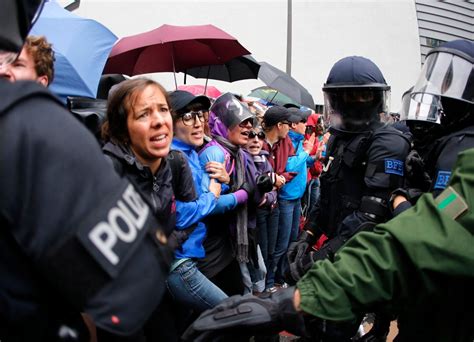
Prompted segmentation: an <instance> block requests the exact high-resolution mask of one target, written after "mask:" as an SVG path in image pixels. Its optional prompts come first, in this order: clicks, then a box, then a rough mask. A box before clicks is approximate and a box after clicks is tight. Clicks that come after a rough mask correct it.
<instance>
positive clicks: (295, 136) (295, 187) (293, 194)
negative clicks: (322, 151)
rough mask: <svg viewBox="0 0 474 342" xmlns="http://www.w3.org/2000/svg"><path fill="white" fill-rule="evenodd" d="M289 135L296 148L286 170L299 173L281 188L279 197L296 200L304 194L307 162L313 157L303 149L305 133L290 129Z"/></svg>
mask: <svg viewBox="0 0 474 342" xmlns="http://www.w3.org/2000/svg"><path fill="white" fill-rule="evenodd" d="M288 136H289V137H290V139H291V142H292V143H293V147H294V148H295V155H294V156H292V157H289V158H288V161H287V162H286V169H285V171H287V172H297V175H296V176H295V177H294V178H293V179H292V180H291V181H289V182H288V183H286V184H285V185H284V186H283V187H282V188H281V189H280V192H279V194H278V198H279V199H283V200H295V199H298V198H301V197H303V195H304V192H305V190H306V180H307V173H308V169H307V163H308V162H311V160H312V159H311V158H310V157H309V154H308V153H307V152H306V151H305V150H304V149H303V140H304V135H303V134H299V133H296V132H294V131H289V132H288Z"/></svg>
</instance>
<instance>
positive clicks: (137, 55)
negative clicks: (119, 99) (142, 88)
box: [104, 25, 250, 76]
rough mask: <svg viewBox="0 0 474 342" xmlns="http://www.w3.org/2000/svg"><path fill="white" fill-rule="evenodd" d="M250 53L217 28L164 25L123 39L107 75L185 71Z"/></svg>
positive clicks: (220, 62)
mask: <svg viewBox="0 0 474 342" xmlns="http://www.w3.org/2000/svg"><path fill="white" fill-rule="evenodd" d="M248 54H250V52H249V51H247V50H246V49H245V48H244V47H243V46H242V45H241V44H240V43H239V42H238V41H237V39H235V38H234V37H232V36H231V35H229V34H227V33H226V32H224V31H222V30H221V29H219V28H217V27H215V26H213V25H199V26H172V25H162V26H160V27H158V28H157V29H154V30H152V31H148V32H144V33H140V34H137V35H134V36H129V37H124V38H122V39H120V40H119V41H118V42H117V44H115V46H114V47H113V49H112V51H111V53H110V55H109V59H108V60H107V64H106V65H105V68H104V74H106V73H110V74H113V73H118V74H125V75H129V76H132V75H140V74H146V73H151V72H166V71H173V72H176V71H185V70H186V69H189V68H193V67H197V66H202V65H210V64H223V63H225V62H227V61H229V60H231V59H232V58H235V57H238V56H243V55H248Z"/></svg>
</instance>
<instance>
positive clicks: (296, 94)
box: [258, 62, 314, 108]
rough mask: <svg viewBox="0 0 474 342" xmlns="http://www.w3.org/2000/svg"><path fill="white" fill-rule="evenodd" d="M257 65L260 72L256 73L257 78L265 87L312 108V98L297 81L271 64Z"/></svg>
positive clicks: (261, 63) (262, 63)
mask: <svg viewBox="0 0 474 342" xmlns="http://www.w3.org/2000/svg"><path fill="white" fill-rule="evenodd" d="M259 63H260V71H259V72H258V78H259V79H261V80H262V81H263V82H264V83H265V84H266V85H267V86H269V87H270V88H273V89H276V90H278V91H279V92H280V93H283V94H285V95H287V96H288V97H290V98H291V99H293V100H294V101H295V102H297V103H301V104H302V105H304V106H306V107H308V108H314V100H313V97H312V96H311V94H310V93H309V92H308V90H306V88H305V87H303V86H302V85H301V84H300V83H298V81H296V80H295V79H294V78H293V77H291V76H290V75H288V74H287V73H286V72H284V71H282V70H280V69H278V68H275V67H274V66H273V65H271V64H268V63H266V62H259Z"/></svg>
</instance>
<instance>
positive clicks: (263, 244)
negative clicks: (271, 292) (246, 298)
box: [245, 126, 279, 292]
mask: <svg viewBox="0 0 474 342" xmlns="http://www.w3.org/2000/svg"><path fill="white" fill-rule="evenodd" d="M265 138H266V136H265V132H264V131H263V130H262V128H261V127H260V126H259V127H256V128H255V129H254V130H252V131H250V133H249V142H248V143H247V145H246V147H245V148H246V149H247V151H248V152H249V153H250V154H251V155H252V157H253V161H254V163H255V167H256V168H257V171H258V174H259V175H260V176H261V177H265V178H263V179H262V178H259V180H261V181H267V182H269V185H270V188H271V191H269V192H266V193H265V194H264V197H263V199H262V202H261V203H259V205H258V208H257V241H258V246H259V248H258V249H259V250H260V254H259V262H260V259H262V261H263V263H264V265H263V266H261V265H260V264H259V267H258V268H256V267H252V265H249V266H248V269H249V273H250V277H251V279H252V282H253V285H254V292H263V291H264V290H266V279H265V278H266V270H267V269H269V268H270V267H272V264H273V253H274V252H275V245H276V240H277V234H276V233H277V228H278V215H279V211H278V210H277V209H276V207H277V196H278V194H277V187H276V186H275V184H276V177H277V175H276V173H275V172H273V168H272V166H271V164H270V162H269V161H268V158H269V153H268V151H265V150H262V147H263V142H264V141H265Z"/></svg>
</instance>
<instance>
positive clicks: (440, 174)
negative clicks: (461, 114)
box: [427, 126, 474, 195]
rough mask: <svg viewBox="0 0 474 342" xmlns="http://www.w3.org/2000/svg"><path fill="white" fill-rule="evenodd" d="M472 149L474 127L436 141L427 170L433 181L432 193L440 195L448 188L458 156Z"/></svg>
mask: <svg viewBox="0 0 474 342" xmlns="http://www.w3.org/2000/svg"><path fill="white" fill-rule="evenodd" d="M472 147H474V126H468V127H465V128H463V129H461V130H459V131H456V132H453V133H451V134H448V135H446V136H444V137H442V138H440V139H438V140H437V141H436V143H435V146H434V148H433V149H432V151H431V153H430V155H429V157H428V161H427V169H428V172H429V174H430V176H431V179H432V180H433V182H432V185H431V189H430V192H432V193H433V194H434V195H438V194H439V193H440V192H441V191H443V190H444V189H445V188H446V186H447V185H448V183H449V179H450V177H451V172H452V168H453V167H454V164H455V162H456V159H457V156H458V154H459V153H460V152H462V151H464V150H467V149H469V148H472Z"/></svg>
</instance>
